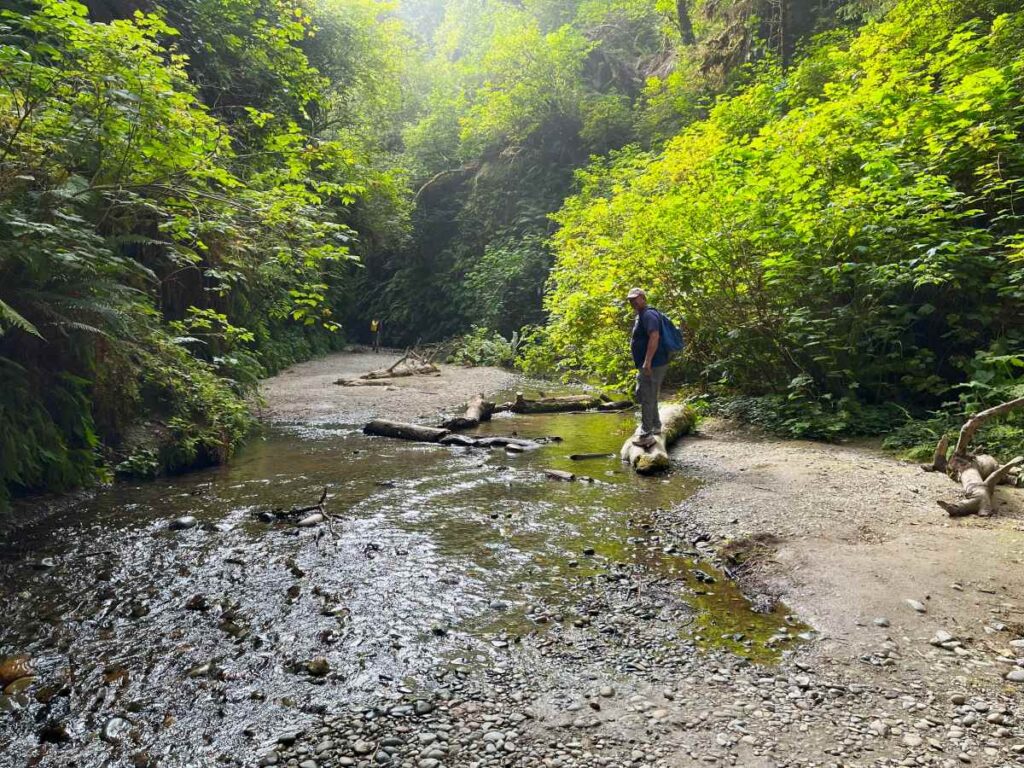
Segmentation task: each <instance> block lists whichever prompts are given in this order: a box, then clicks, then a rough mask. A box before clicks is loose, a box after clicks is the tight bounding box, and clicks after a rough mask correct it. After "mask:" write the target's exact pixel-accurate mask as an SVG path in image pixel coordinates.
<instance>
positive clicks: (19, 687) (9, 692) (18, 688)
mask: <svg viewBox="0 0 1024 768" xmlns="http://www.w3.org/2000/svg"><path fill="white" fill-rule="evenodd" d="M35 680H36V679H35V677H33V676H32V675H27V676H25V677H19V678H18V679H17V680H15V681H14V682H13V683H10V684H9V685H8V686H7V687H5V688H4V696H17V695H18V694H19V693H22V692H24V691H25V690H26V689H27V688H28V687H29V686H30V685H32V683H34V682H35Z"/></svg>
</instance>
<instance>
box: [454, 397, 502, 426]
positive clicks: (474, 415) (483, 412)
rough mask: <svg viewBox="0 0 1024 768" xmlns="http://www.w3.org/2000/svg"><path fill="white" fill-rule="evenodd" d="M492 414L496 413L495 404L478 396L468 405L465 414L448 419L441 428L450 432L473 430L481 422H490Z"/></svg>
mask: <svg viewBox="0 0 1024 768" xmlns="http://www.w3.org/2000/svg"><path fill="white" fill-rule="evenodd" d="M492 413H494V403H492V402H491V401H490V400H484V396H483V395H477V396H476V397H474V398H473V399H472V400H470V401H469V403H468V404H467V405H466V411H465V413H463V414H462V415H461V416H455V417H453V418H451V419H448V420H447V421H445V422H443V423H442V424H441V426H442V427H444V428H445V429H450V430H460V429H472V428H473V427H475V426H477V425H478V424H480V422H481V421H490V420H491V414H492Z"/></svg>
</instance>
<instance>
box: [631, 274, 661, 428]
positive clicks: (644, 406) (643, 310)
mask: <svg viewBox="0 0 1024 768" xmlns="http://www.w3.org/2000/svg"><path fill="white" fill-rule="evenodd" d="M626 298H627V299H628V300H629V303H630V304H631V305H632V307H633V311H635V312H636V321H635V322H634V323H633V335H632V337H631V339H630V344H629V347H630V351H631V352H632V353H633V363H634V365H636V367H637V372H636V397H637V400H639V401H640V434H639V435H637V436H636V438H634V440H633V443H634V444H636V445H639V446H640V447H641V448H650V447H651V446H652V445H654V442H655V440H654V437H655V435H660V434H661V417H660V416H659V415H658V398H659V396H660V395H661V383H662V382H663V381H664V380H665V371H666V370H668V353H667V352H666V351H665V350H664V349H662V348H661V343H660V342H661V315H660V314H659V313H658V310H656V309H653V308H652V307H649V306H647V294H646V293H644V291H643V289H642V288H632V289H630V291H629V293H628V294H626Z"/></svg>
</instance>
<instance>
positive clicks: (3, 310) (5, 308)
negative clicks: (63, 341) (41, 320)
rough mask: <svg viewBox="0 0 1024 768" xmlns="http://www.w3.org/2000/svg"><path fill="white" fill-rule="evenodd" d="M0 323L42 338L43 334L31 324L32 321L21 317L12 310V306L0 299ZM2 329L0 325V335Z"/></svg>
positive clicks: (2, 332) (0, 334)
mask: <svg viewBox="0 0 1024 768" xmlns="http://www.w3.org/2000/svg"><path fill="white" fill-rule="evenodd" d="M0 323H3V324H6V325H9V326H11V327H14V328H18V329H20V330H22V331H24V332H25V333H31V334H32V335H33V336H38V337H39V338H40V339H41V338H43V334H41V333H40V332H39V330H38V329H37V328H36V327H35V326H34V325H32V323H30V322H29V321H28V320H26V319H25V318H24V317H22V316H21V315H20V314H19V313H18V312H16V311H15V310H14V307H12V306H11V305H10V304H8V303H6V302H5V301H0ZM4 331H5V329H4V328H3V327H2V326H0V336H2V335H3V334H4Z"/></svg>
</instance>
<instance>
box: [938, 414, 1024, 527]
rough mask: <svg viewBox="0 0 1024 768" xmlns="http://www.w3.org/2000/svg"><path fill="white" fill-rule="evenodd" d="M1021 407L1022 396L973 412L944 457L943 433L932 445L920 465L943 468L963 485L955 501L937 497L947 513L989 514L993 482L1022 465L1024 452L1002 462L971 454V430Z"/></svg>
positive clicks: (941, 469)
mask: <svg viewBox="0 0 1024 768" xmlns="http://www.w3.org/2000/svg"><path fill="white" fill-rule="evenodd" d="M1021 407H1024V397H1021V398H1017V399H1016V400H1010V401H1008V402H1005V403H1000V404H999V405H997V406H994V407H992V408H988V409H986V410H984V411H981V412H980V413H977V414H975V415H974V416H972V417H971V418H970V419H968V420H967V421H966V422H965V423H964V425H963V427H961V428H960V436H959V438H958V439H957V442H956V448H954V449H953V455H952V456H950V457H949V458H947V457H946V451H947V449H948V446H949V441H948V439H947V438H946V437H945V436H943V437H942V439H941V440H939V444H938V445H937V446H936V447H935V455H934V456H933V458H932V464H931V466H925V467H923V469H925V470H928V471H934V472H945V473H946V474H948V475H949V476H950V477H951V478H953V479H954V480H956V481H957V482H959V483H960V485H961V486H962V487H963V497H962V498H960V499H958V500H957V501H942V500H940V501H938V502H937V503H938V505H939V506H940V507H942V508H943V509H944V510H946V512H947V514H949V516H950V517H963V516H964V515H975V514H976V515H981V516H982V517H987V516H989V515H991V514H992V494H993V493H994V492H995V489H996V486H997V485H999V484H1000V483H1002V482H1005V481H1007V479H1008V478H1009V477H1010V475H1011V472H1013V471H1014V470H1015V469H1016V468H1018V467H1020V466H1022V465H1024V456H1017V457H1015V458H1013V459H1011V460H1010V461H1008V462H1006V463H1005V464H1000V463H999V461H998V460H997V459H995V458H994V457H992V456H987V455H985V454H978V455H972V454H970V453H969V452H968V449H969V447H970V443H971V440H972V439H973V438H974V433H975V432H977V431H978V429H979V428H980V427H981V426H982V424H984V423H985V422H986V421H988V420H989V419H991V418H994V417H997V416H1004V415H1006V414H1007V413H1010V411H1013V410H1015V409H1017V408H1021Z"/></svg>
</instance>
